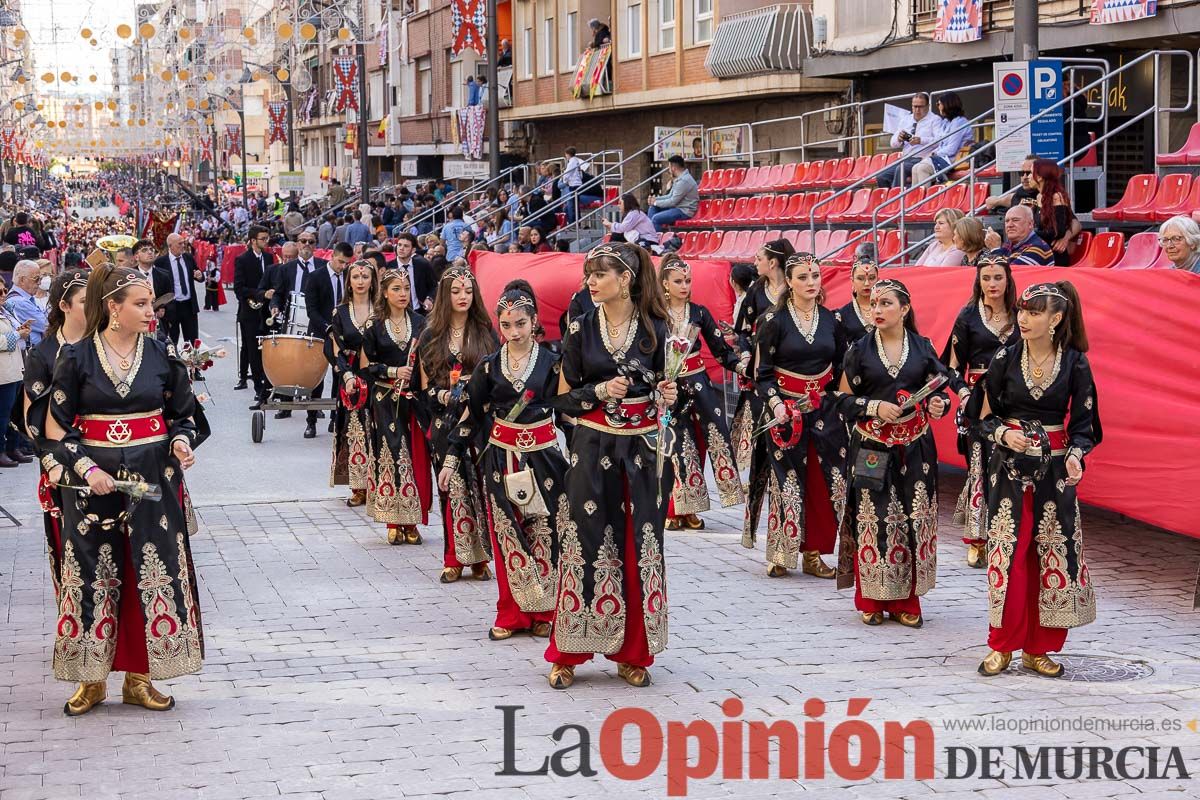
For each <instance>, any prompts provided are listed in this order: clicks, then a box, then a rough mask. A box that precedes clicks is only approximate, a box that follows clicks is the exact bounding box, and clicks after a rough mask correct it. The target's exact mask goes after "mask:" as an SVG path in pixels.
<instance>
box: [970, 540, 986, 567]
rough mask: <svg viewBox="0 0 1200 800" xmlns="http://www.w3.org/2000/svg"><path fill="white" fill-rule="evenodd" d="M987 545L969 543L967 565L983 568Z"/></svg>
mask: <svg viewBox="0 0 1200 800" xmlns="http://www.w3.org/2000/svg"><path fill="white" fill-rule="evenodd" d="M984 547H985V545H982V544H969V545H967V566H968V567H974V568H975V569H983V562H984V556H983V551H984Z"/></svg>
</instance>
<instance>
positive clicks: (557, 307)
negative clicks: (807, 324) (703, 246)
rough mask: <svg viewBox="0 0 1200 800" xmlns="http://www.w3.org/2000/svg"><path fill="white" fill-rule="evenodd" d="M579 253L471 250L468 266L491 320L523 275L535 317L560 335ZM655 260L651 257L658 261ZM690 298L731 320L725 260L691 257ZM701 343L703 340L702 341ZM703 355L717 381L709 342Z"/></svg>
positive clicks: (578, 278) (578, 277) (576, 284)
mask: <svg viewBox="0 0 1200 800" xmlns="http://www.w3.org/2000/svg"><path fill="white" fill-rule="evenodd" d="M583 259H584V254H583V253H488V252H479V251H476V252H474V253H471V268H472V269H473V270H474V272H475V278H476V280H478V281H479V288H480V290H481V291H482V292H483V300H484V304H485V305H486V306H487V309H488V313H489V314H491V315H492V321H493V322H495V312H496V300H497V298H499V297H500V294H501V293H502V292H503V290H504V285H505V284H506V283H508V282H509V281H511V280H514V279H516V278H524V279H525V280H527V281H529V285H530V286H532V287H533V291H534V294H536V295H537V301H538V312H539V313H538V319H539V321H540V322H541V323H542V327H544V328H545V329H546V338H547V339H550V340H554V339H560V338H562V335H561V333H560V331H559V330H558V320H559V319H560V318H561V317H562V315H563V312H564V311H566V310H567V305H568V304H569V303H570V302H571V297H572V295H574V294H575V292H577V291H578V290H579V288H580V287H581V286H582V285H583ZM657 263H658V260H657V259H655V264H656V265H657ZM691 265H692V299H693V300H694V301H695V302H697V303H699V304H700V305H703V306H707V307H708V310H709V311H711V312H712V315H713V318H715V319H719V320H721V319H723V320H729V319H730V317H731V316H733V287H732V286H730V285H729V262H728V261H693V262H691ZM701 342H702V343H703V339H701ZM701 353H703V355H704V363H705V364H707V365H708V374H709V377H711V378H712V379H713V380H715V381H722V380H724V375H723V371H722V369H721V365H720V364H718V363H717V362H716V360H715V359H714V358H713V356H712V353H710V352H709V350H708V345H707V344H703V347H702V350H701Z"/></svg>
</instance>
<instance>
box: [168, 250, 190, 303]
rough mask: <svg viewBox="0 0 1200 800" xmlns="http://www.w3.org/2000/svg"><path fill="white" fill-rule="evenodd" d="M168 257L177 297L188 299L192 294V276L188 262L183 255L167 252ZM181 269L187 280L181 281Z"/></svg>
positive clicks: (177, 298)
mask: <svg viewBox="0 0 1200 800" xmlns="http://www.w3.org/2000/svg"><path fill="white" fill-rule="evenodd" d="M167 258H168V259H170V262H171V280H172V282H174V284H175V299H176V300H188V299H190V298H191V296H192V276H191V275H190V274H189V273H188V268H187V263H186V262H185V261H184V260H183V256H182V255H178V256H175V255H171V254H170V253H167ZM180 270H183V274H184V275H185V276H186V278H187V279H186V280H184V281H182V282H181V278H180V276H179V272H180Z"/></svg>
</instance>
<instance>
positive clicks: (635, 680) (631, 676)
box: [617, 664, 650, 689]
mask: <svg viewBox="0 0 1200 800" xmlns="http://www.w3.org/2000/svg"><path fill="white" fill-rule="evenodd" d="M617 675H619V676H620V677H621V679H622V680H623V681H625V682H626V683H628V684H629V685H630V686H634V687H637V688H638V689H641V688H643V687H646V686H649V685H650V671H649V670H648V669H646V668H645V667H635V666H634V665H633V664H617Z"/></svg>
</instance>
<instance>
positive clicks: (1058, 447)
mask: <svg viewBox="0 0 1200 800" xmlns="http://www.w3.org/2000/svg"><path fill="white" fill-rule="evenodd" d="M1004 427H1006V428H1008V429H1009V430H1010V431H1020V430H1022V428H1021V421H1020V420H1016V419H1006V420H1004ZM1042 430H1044V431H1045V432H1046V438H1047V439H1049V440H1050V455H1052V456H1065V455H1066V454H1067V443H1068V440H1067V431H1066V429H1065V428H1064V427H1063V426H1062V425H1043V426H1042Z"/></svg>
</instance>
